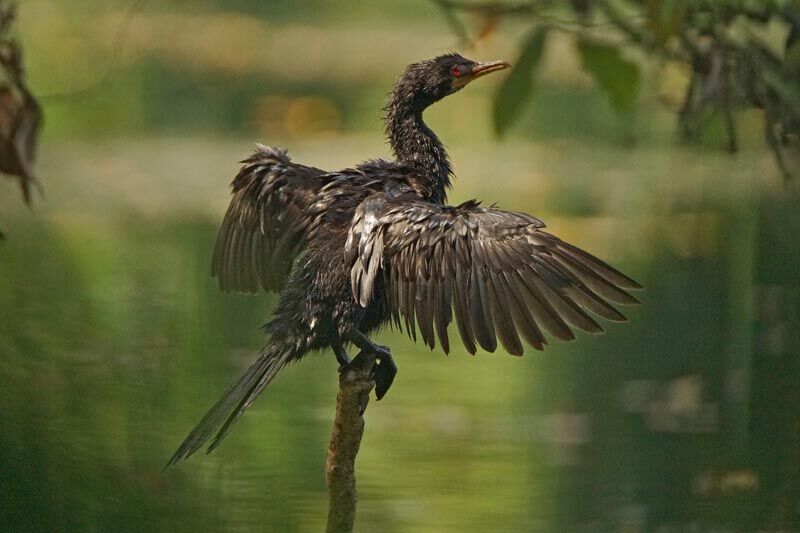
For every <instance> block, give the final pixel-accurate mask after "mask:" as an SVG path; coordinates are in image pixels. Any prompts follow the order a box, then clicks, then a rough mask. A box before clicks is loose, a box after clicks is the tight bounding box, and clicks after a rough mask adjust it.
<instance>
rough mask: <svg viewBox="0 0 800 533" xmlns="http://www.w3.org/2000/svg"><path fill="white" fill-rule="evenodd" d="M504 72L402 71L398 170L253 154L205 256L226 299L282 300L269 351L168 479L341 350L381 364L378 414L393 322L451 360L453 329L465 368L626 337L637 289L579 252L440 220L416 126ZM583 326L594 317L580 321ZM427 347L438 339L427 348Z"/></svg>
mask: <svg viewBox="0 0 800 533" xmlns="http://www.w3.org/2000/svg"><path fill="white" fill-rule="evenodd" d="M509 66H510V65H509V64H508V63H507V62H505V61H494V62H491V63H478V62H475V61H470V60H469V59H465V58H463V57H461V56H460V55H458V54H448V55H443V56H440V57H437V58H435V59H431V60H427V61H421V62H419V63H415V64H412V65H410V66H409V67H408V68H407V69H406V71H405V73H404V74H403V75H402V76H401V77H400V78H399V79H398V80H397V82H396V83H395V86H394V90H393V91H392V93H391V97H390V100H389V103H388V105H387V106H386V111H387V113H386V134H387V136H388V138H389V142H390V144H391V146H392V149H393V151H394V154H395V156H396V159H395V160H394V161H387V160H383V159H374V160H369V161H366V162H364V163H361V164H360V165H358V166H356V167H355V168H351V169H345V170H341V171H338V172H325V171H323V170H320V169H318V168H314V167H307V166H303V165H299V164H297V163H292V162H291V161H290V159H289V157H288V156H287V155H286V152H285V151H284V150H281V149H277V148H269V147H266V146H260V145H259V146H258V148H257V149H256V151H255V153H254V154H253V155H252V156H251V157H249V158H248V159H246V160H245V161H243V166H242V168H241V170H240V171H239V174H238V175H237V176H236V177H235V178H234V180H233V183H232V188H233V199H232V200H231V203H230V206H229V207H228V211H227V213H226V214H225V219H224V221H223V222H222V227H221V229H220V231H219V236H218V238H217V242H216V247H215V249H214V256H213V269H212V270H213V275H214V276H216V277H217V279H218V280H219V286H220V288H221V289H222V290H223V291H228V292H250V293H255V292H258V291H260V290H262V289H263V290H265V291H280V301H279V303H278V306H277V309H276V311H275V314H274V318H273V319H272V320H271V321H270V322H269V323H267V324H266V325H265V326H264V328H265V330H266V332H267V333H268V334H269V335H270V340H269V344H267V346H266V347H265V348H264V349H263V350H262V352H261V354H260V356H259V357H258V359H257V360H256V361H255V362H254V363H253V365H252V366H251V367H250V368H248V369H247V371H245V373H244V374H243V375H242V376H241V377H240V378H239V379H238V380H237V381H236V382H235V383H233V384H232V385H231V386H230V387H229V388H228V390H226V391H225V393H224V394H223V395H222V398H221V399H220V400H219V401H218V402H217V403H216V404H215V405H214V406H213V407H212V408H211V410H210V411H209V412H208V413H207V414H206V415H205V417H203V419H202V420H201V421H200V422H199V423H198V424H197V426H196V427H195V428H194V429H193V430H192V432H191V433H190V434H189V436H188V437H186V440H185V441H184V442H183V444H181V446H180V447H179V448H178V450H177V451H176V452H175V454H174V455H173V456H172V459H171V460H170V463H169V464H173V463H175V462H177V461H178V460H180V459H183V458H186V457H188V456H189V455H191V454H192V453H194V452H195V451H197V450H198V449H199V448H200V447H201V446H203V444H204V443H205V442H206V441H207V440H208V439H209V438H211V437H212V435H213V440H212V441H211V444H210V446H209V447H208V451H209V452H210V451H211V450H213V449H214V448H216V447H217V446H218V445H219V444H220V442H221V441H222V439H223V438H224V437H225V436H226V435H227V434H228V432H229V431H230V430H231V428H232V427H233V425H234V423H235V422H236V420H238V418H239V417H240V416H241V415H242V413H243V412H244V411H245V410H246V409H247V408H248V407H249V406H250V405H251V404H252V403H253V401H254V400H255V399H256V397H257V396H258V395H259V394H260V393H261V391H262V390H263V389H264V387H266V386H267V385H268V384H269V383H270V382H271V381H272V379H273V378H274V377H275V375H276V374H277V373H278V372H279V371H280V370H281V369H282V368H283V367H284V366H286V365H287V364H288V363H290V362H292V361H297V360H299V359H300V358H302V357H303V356H304V355H305V354H307V353H309V352H310V351H314V350H322V349H326V348H332V349H333V352H334V353H335V354H336V359H337V361H338V362H339V364H340V369H341V368H346V367H347V365H348V364H349V363H350V359H349V357H348V355H347V353H346V351H345V345H346V344H353V345H355V346H356V347H358V348H359V349H360V350H362V351H367V352H369V353H371V354H373V355H374V356H375V357H376V360H377V365H376V367H375V381H376V388H375V392H376V395H377V397H378V399H380V398H381V397H382V396H383V395H384V394H386V391H387V389H388V388H389V386H390V385H391V383H392V380H393V379H394V375H395V373H396V367H395V365H394V362H393V361H392V357H391V353H390V352H389V350H388V349H387V348H385V347H383V346H378V345H376V344H374V343H373V342H372V341H371V340H370V339H369V338H368V335H369V334H370V333H371V332H373V331H375V330H376V329H378V328H379V327H380V326H382V325H384V324H385V323H386V322H388V321H389V320H393V321H394V323H395V324H396V325H398V326H401V327H405V329H406V331H407V332H408V333H409V334H410V335H411V337H412V338H414V339H416V336H417V330H418V331H419V335H420V336H421V337H422V340H423V342H424V343H425V344H427V345H428V346H430V347H431V348H434V347H435V343H436V340H435V339H436V337H438V339H439V343H440V345H441V346H442V349H443V350H444V351H445V352H447V351H448V350H449V348H450V338H449V336H448V325H449V324H450V323H451V322H452V320H453V317H455V322H456V326H457V328H458V332H459V334H460V337H461V341H462V342H463V343H464V346H465V347H466V349H467V350H468V351H469V352H470V353H473V354H474V353H475V351H476V349H477V347H478V346H481V347H482V348H483V349H484V350H487V351H489V352H492V351H494V350H495V349H496V348H497V341H498V339H499V341H500V343H501V344H502V345H503V347H504V348H505V349H506V350H507V351H508V352H510V353H512V354H515V355H521V354H522V351H523V349H522V343H521V341H520V336H521V337H522V338H524V339H525V340H526V341H527V342H528V343H529V344H530V345H532V346H533V347H534V348H536V349H538V350H541V349H542V348H543V347H544V345H545V344H547V340H546V338H545V335H544V332H545V331H546V332H548V333H549V334H550V335H552V336H553V337H556V338H558V339H562V340H572V339H574V338H575V334H574V333H573V331H572V330H573V328H575V329H579V330H582V331H585V332H588V333H594V334H598V333H602V332H603V328H602V327H601V326H600V325H599V324H598V323H597V321H596V320H595V319H594V318H593V317H592V314H593V315H597V316H599V317H602V318H604V319H606V320H610V321H615V322H623V321H625V320H626V319H625V317H624V316H623V315H622V314H621V313H620V312H619V311H617V310H616V309H615V308H614V307H612V306H611V305H610V304H609V303H608V302H613V303H617V304H623V305H624V304H635V303H637V300H636V299H635V298H634V297H632V296H631V295H629V294H628V293H627V292H626V291H627V290H634V289H641V286H640V285H639V284H638V283H636V282H635V281H633V280H632V279H630V278H629V277H627V276H625V275H624V274H622V273H620V272H619V271H617V270H615V269H614V268H612V267H610V266H608V265H607V264H605V263H604V262H602V261H601V260H599V259H597V258H596V257H594V256H592V255H590V254H589V253H587V252H585V251H583V250H581V249H579V248H577V247H575V246H572V245H570V244H568V243H566V242H564V241H562V240H561V239H559V238H558V237H555V236H554V235H551V234H549V233H547V232H545V231H544V229H543V228H544V224H543V223H542V222H541V221H540V220H539V219H537V218H535V217H532V216H530V215H526V214H524V213H516V212H509V211H502V210H500V209H496V208H494V207H482V206H481V205H480V203H479V202H477V201H474V200H471V201H468V202H465V203H463V204H461V205H458V206H448V205H445V200H446V194H447V189H448V188H449V187H450V177H451V176H452V168H451V166H450V161H449V159H448V157H447V153H446V152H445V149H444V146H443V145H442V143H441V142H440V141H439V139H438V138H437V137H436V135H435V134H434V133H433V132H432V131H431V130H430V129H429V128H428V127H427V126H426V125H425V123H424V122H423V120H422V112H423V111H424V110H425V109H426V108H427V107H428V106H430V105H431V104H433V103H434V102H436V101H438V100H441V99H442V98H444V97H445V96H448V95H450V94H453V93H455V92H457V91H459V90H461V89H462V88H463V87H464V86H466V85H467V84H468V83H470V82H471V81H473V80H475V79H478V78H480V77H482V76H484V75H486V74H489V73H491V72H496V71H499V70H502V69H505V68H508V67H509ZM590 313H591V314H590ZM434 332H435V333H434Z"/></svg>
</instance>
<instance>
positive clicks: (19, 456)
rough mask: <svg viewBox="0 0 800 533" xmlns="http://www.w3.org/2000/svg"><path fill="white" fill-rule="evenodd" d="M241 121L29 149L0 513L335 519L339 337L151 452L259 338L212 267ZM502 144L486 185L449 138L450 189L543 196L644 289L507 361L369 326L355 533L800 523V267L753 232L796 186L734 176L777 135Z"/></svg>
mask: <svg viewBox="0 0 800 533" xmlns="http://www.w3.org/2000/svg"><path fill="white" fill-rule="evenodd" d="M343 142H345V141H337V143H338V144H337V146H341V143H343ZM350 142H351V144H352V147H351V148H352V149H351V150H350V151H347V150H345V151H344V152H339V153H338V155H337V156H330V155H328V154H330V153H331V151H332V150H331V146H328V145H325V143H321V144H318V145H309V146H303V147H301V150H300V152H301V154H300V155H299V156H297V157H296V159H297V160H302V161H315V162H318V163H319V162H321V161H329V164H328V165H326V166H329V167H333V168H335V167H336V166H340V165H345V164H347V163H349V162H352V161H355V160H357V159H358V158H359V157H360V156H361V155H363V154H364V153H373V152H374V151H375V150H370V149H371V148H374V147H373V146H369V145H368V143H367V147H366V148H364V143H362V142H361V141H360V140H354V141H350ZM242 146H246V143H244V142H243V143H228V144H224V143H217V142H211V141H193V142H187V141H181V142H179V141H169V140H155V141H140V142H131V143H117V144H110V145H108V146H103V147H102V148H103V149H102V150H97V147H95V146H87V145H69V146H63V147H55V148H53V149H52V150H51V154H50V156H49V158H48V159H46V160H45V161H44V163H43V166H44V170H45V172H46V173H48V172H49V174H50V175H58V176H60V177H61V178H60V180H56V179H55V178H52V180H51V182H50V183H49V184H48V190H49V192H50V194H49V195H48V198H47V201H46V203H45V204H44V205H42V206H40V207H39V208H38V209H37V210H36V212H35V213H30V212H26V211H25V210H23V209H20V208H18V207H16V203H17V198H16V196H15V193H16V191H14V190H13V189H12V188H11V187H10V186H9V187H6V188H4V189H3V198H2V201H0V206H2V208H3V210H2V212H3V213H7V215H4V217H3V220H2V224H3V228H4V230H5V231H6V233H7V234H8V235H9V238H8V239H7V240H6V241H5V242H3V243H2V244H0V390H1V391H2V393H1V394H0V424H1V425H0V475H1V476H2V481H1V482H0V509H2V511H1V512H0V526H2V528H3V529H4V530H7V531H115V530H116V531H287V532H288V531H297V532H304V531H321V530H323V529H324V520H325V517H326V513H327V495H326V488H325V477H324V462H325V454H326V449H327V439H328V435H329V432H330V427H331V423H332V418H333V409H334V403H335V394H336V385H337V374H336V366H337V365H336V362H335V359H334V357H333V355H332V354H329V353H323V354H319V355H317V356H309V357H307V358H306V360H304V361H303V362H302V364H300V365H296V366H293V367H291V368H289V369H287V370H286V371H284V373H283V375H282V376H280V378H279V379H278V380H277V381H276V382H275V383H274V384H273V385H271V386H270V388H269V389H268V390H267V392H266V393H265V394H263V395H262V397H261V398H260V399H259V401H258V402H257V403H256V404H255V405H254V407H253V408H252V409H251V410H250V411H249V412H248V413H247V414H246V415H245V416H244V417H243V419H242V421H241V422H240V423H239V425H238V427H237V429H236V430H235V431H234V432H233V434H232V435H231V436H230V437H228V439H227V440H226V442H225V443H224V445H223V446H222V447H221V448H220V449H218V450H217V451H216V452H214V453H213V454H211V455H208V456H204V455H198V456H196V457H193V458H192V459H191V460H189V461H188V462H185V463H182V464H180V465H178V466H177V468H173V469H170V470H168V471H166V472H164V471H162V469H163V466H164V464H165V463H166V461H167V459H168V458H169V456H170V455H171V453H172V451H173V450H174V448H175V447H176V446H177V445H178V444H179V443H180V441H181V440H182V438H183V437H184V436H185V434H186V432H187V431H188V430H189V429H190V428H191V427H192V426H193V424H194V423H195V422H196V421H197V420H198V419H199V417H200V416H201V415H202V414H203V413H204V411H205V409H206V408H207V407H209V406H210V405H211V403H213V401H214V400H216V398H217V396H218V395H219V394H220V393H221V392H222V390H223V389H224V388H225V387H226V386H227V385H228V383H229V382H230V381H231V380H232V379H233V378H234V377H236V376H237V375H238V373H239V372H240V371H241V370H242V369H243V368H244V367H246V366H247V365H248V364H249V361H250V360H251V359H252V358H253V357H254V354H255V353H256V352H257V350H258V349H259V348H260V346H261V344H262V343H263V342H264V339H263V338H262V336H261V333H260V331H259V329H258V327H259V325H260V324H261V323H263V322H264V321H265V320H266V319H267V317H268V316H269V311H270V308H271V306H272V305H273V303H274V300H273V298H272V297H271V296H260V297H246V296H231V295H223V294H221V293H219V291H218V290H217V289H216V286H215V284H214V281H213V280H212V279H211V278H210V276H209V268H210V267H209V256H210V250H211V247H212V246H213V241H214V238H215V231H216V225H217V222H218V220H219V219H220V217H221V214H222V210H223V209H224V204H225V201H226V199H227V192H226V182H227V179H228V176H230V175H232V171H233V170H234V169H235V165H233V164H230V163H229V162H231V161H235V160H236V159H238V158H240V156H241V151H242V149H241V147H242ZM376 146H377V145H376ZM573 148H574V147H573ZM502 150H505V151H506V153H505V154H504V155H506V156H509V157H507V159H508V160H513V161H519V167H509V168H507V169H506V172H504V175H505V176H507V178H503V179H502V180H498V179H495V180H493V181H492V182H491V183H488V182H485V181H481V179H480V176H481V173H482V172H484V171H485V170H486V169H484V168H482V167H481V166H480V161H482V160H484V159H485V157H486V154H481V153H479V152H478V151H477V150H464V152H463V153H462V154H458V153H456V157H455V159H456V161H467V162H468V163H469V162H471V161H470V158H474V161H473V162H474V165H469V164H465V165H464V169H465V172H463V173H462V176H461V178H462V180H461V181H460V182H458V183H457V184H456V187H457V192H456V193H455V197H454V198H453V200H454V201H460V200H461V199H463V198H466V197H469V196H470V195H476V196H482V197H484V198H486V200H487V201H490V202H494V201H497V202H499V203H500V204H501V206H502V207H507V208H513V209H520V210H527V211H530V212H533V213H535V214H537V215H539V216H541V217H543V218H545V221H546V222H548V225H549V226H550V227H551V229H552V230H553V231H554V232H555V233H557V234H560V235H561V236H563V237H565V238H567V239H571V240H573V241H575V242H576V243H577V244H580V245H583V246H585V247H587V248H588V249H590V250H591V251H593V252H595V253H597V254H598V255H600V256H601V257H605V258H608V259H609V260H610V261H611V262H613V263H614V264H616V265H618V266H619V267H620V268H621V269H622V270H624V271H626V272H629V273H630V274H631V275H632V276H634V277H636V278H637V279H638V280H639V281H641V282H642V283H643V284H644V285H646V286H647V289H648V290H647V291H646V292H645V293H643V295H642V299H643V302H644V305H642V306H639V307H637V308H634V309H628V310H627V314H628V315H629V317H630V318H631V323H630V324H627V325H609V327H608V330H609V333H608V334H607V335H604V336H602V337H594V338H590V337H588V336H582V337H580V338H579V339H578V341H577V342H575V343H571V344H559V345H554V346H551V349H549V350H548V351H547V352H545V353H538V352H535V351H533V350H530V351H529V352H528V353H527V354H526V356H525V357H522V358H515V357H511V356H509V355H507V354H504V353H497V354H486V353H479V354H478V356H476V357H471V356H469V355H467V354H466V353H465V352H464V351H459V350H458V349H456V350H454V353H452V354H451V355H450V356H444V355H441V354H439V353H438V352H433V353H431V352H430V351H429V350H427V349H426V348H424V347H421V346H416V345H414V344H413V343H412V342H411V341H409V340H407V339H406V338H405V337H404V336H403V334H402V333H399V332H392V331H386V332H384V333H382V334H381V336H380V338H379V342H381V343H383V344H388V345H390V346H392V348H393V352H394V353H395V355H396V359H397V363H398V366H399V369H400V370H399V374H398V377H397V380H396V381H395V384H394V386H393V388H392V390H391V392H390V393H389V394H388V395H387V397H386V398H385V399H384V400H382V401H381V402H375V401H372V402H371V403H370V405H369V408H368V410H367V413H366V431H365V435H364V440H363V443H362V448H361V453H360V455H359V458H358V463H357V477H358V488H359V498H360V500H359V508H358V519H357V523H356V528H357V530H358V531H380V532H393V531H397V532H406V531H408V532H431V531H436V532H438V531H441V532H451V531H452V532H461V531H508V532H512V531H520V532H521V531H542V532H548V531H556V532H557V531H592V532H594V531H626V532H638V531H711V530H713V531H751V530H792V529H793V528H797V529H798V530H800V525H798V524H800V523H799V522H798V502H799V501H800V500H798V499H797V498H798V471H800V470H799V469H800V465H798V460H797V457H796V452H797V449H800V448H798V447H797V446H796V445H797V444H798V443H799V442H800V440H798V431H797V428H796V427H795V426H796V420H797V419H798V414H800V407H799V406H800V402H797V401H795V400H797V393H796V392H795V391H794V388H795V387H794V386H793V384H794V383H793V381H792V379H793V378H794V377H796V376H797V364H798V363H797V360H798V357H797V353H798V343H797V333H796V331H797V330H796V329H795V330H794V331H793V330H792V329H791V328H792V325H793V324H797V320H798V316H799V315H800V312H798V298H797V289H796V288H797V282H796V277H795V276H796V272H794V271H793V269H792V268H791V267H787V268H782V267H780V265H784V264H788V265H791V264H794V265H796V264H797V263H792V261H794V260H795V258H796V257H797V256H796V255H795V256H792V255H791V254H792V253H796V246H795V247H794V248H792V245H791V244H789V245H788V246H783V247H782V248H781V250H782V251H783V252H782V253H783V255H781V258H779V259H778V260H773V259H772V258H767V259H764V253H765V252H764V250H763V247H762V246H761V245H760V243H762V242H763V241H764V239H765V238H766V237H765V236H764V230H763V228H764V226H765V224H768V222H769V220H770V217H777V218H779V219H780V220H785V217H784V215H786V213H790V212H791V209H788V210H787V209H784V210H783V211H781V208H780V207H775V206H773V205H770V209H764V207H763V203H761V202H759V201H756V200H754V199H753V198H752V196H751V195H749V193H748V192H747V191H748V189H747V187H743V186H741V183H742V182H746V181H747V180H748V179H749V176H751V175H752V173H754V172H757V171H759V170H760V169H762V167H763V166H764V165H768V164H769V156H768V155H761V154H759V156H758V157H754V158H750V159H748V160H746V161H748V162H745V163H743V161H742V160H741V159H740V160H739V161H730V160H727V159H725V158H724V157H721V156H709V155H708V154H697V153H688V152H686V153H685V152H681V151H678V150H677V149H674V148H671V149H670V151H665V150H654V151H650V152H648V151H647V150H639V151H637V152H636V154H630V153H627V152H625V151H624V150H619V149H612V148H606V149H604V150H605V151H600V152H597V151H596V150H597V149H595V151H596V152H595V153H592V154H589V155H588V156H587V158H585V161H586V162H576V161H564V160H562V159H560V158H559V157H558V156H557V154H558V153H559V152H560V150H561V147H559V146H545V147H541V146H540V147H536V148H535V149H534V151H533V152H531V151H530V150H529V149H527V148H526V149H525V150H523V149H522V148H520V147H516V148H514V147H511V148H502ZM99 153H102V154H103V155H102V156H100V155H97V154H99ZM637 154H638V155H637ZM642 154H643V155H642ZM676 154H677V155H676ZM511 156H513V157H511ZM337 158H341V161H340V160H339V159H337ZM676 158H677V160H675V159H676ZM534 160H535V161H536V162H537V165H538V166H536V167H535V168H539V171H540V174H536V175H532V174H530V169H531V168H534V165H533V163H532V162H533V161H534ZM764 161H766V162H767V163H764ZM320 164H321V163H320ZM581 165H587V166H586V167H582V166H581ZM670 165H672V166H670ZM589 167H591V168H589ZM671 168H672V169H674V168H681V169H684V170H685V172H684V174H683V175H682V176H680V177H677V178H676V177H675V175H674V174H673V172H672V171H671V170H670V169H671ZM637 169H638V170H637ZM643 169H653V170H652V171H649V172H647V173H646V174H647V175H646V176H644V174H645V173H644V172H643ZM720 169H722V170H723V171H724V172H720ZM467 170H468V172H467ZM56 171H57V172H56ZM721 173H722V174H725V180H726V181H724V182H722V181H721V178H720V177H719V176H720V174H721ZM648 176H649V177H648ZM590 178H591V179H590ZM648 180H649V181H648ZM737 183H738V184H739V185H736V184H737ZM556 184H557V185H556ZM499 191H502V193H499ZM499 194H500V195H499ZM787 216H788V215H787ZM787 250H788V252H787ZM792 250H794V251H792ZM787 253H788V254H789V255H786V254H787ZM764 265H773V266H774V265H778V267H775V268H768V267H765V266H764ZM764 277H766V278H769V279H766V280H765V279H764ZM791 287H794V288H791ZM792 291H794V292H792ZM759 309H766V310H767V311H765V313H766V315H761V314H759V313H760V311H759ZM770 313H772V314H770ZM792 313H793V314H792ZM774 324H779V325H782V326H781V327H783V328H784V329H783V330H780V331H778V330H773V329H772V328H773V325H774ZM776 327H777V326H776ZM762 351H763V352H764V353H760V352H762ZM789 354H791V355H789ZM760 357H763V358H764V359H760ZM786 421H789V422H791V421H795V423H794V425H792V424H788V425H787V424H786Z"/></svg>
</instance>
